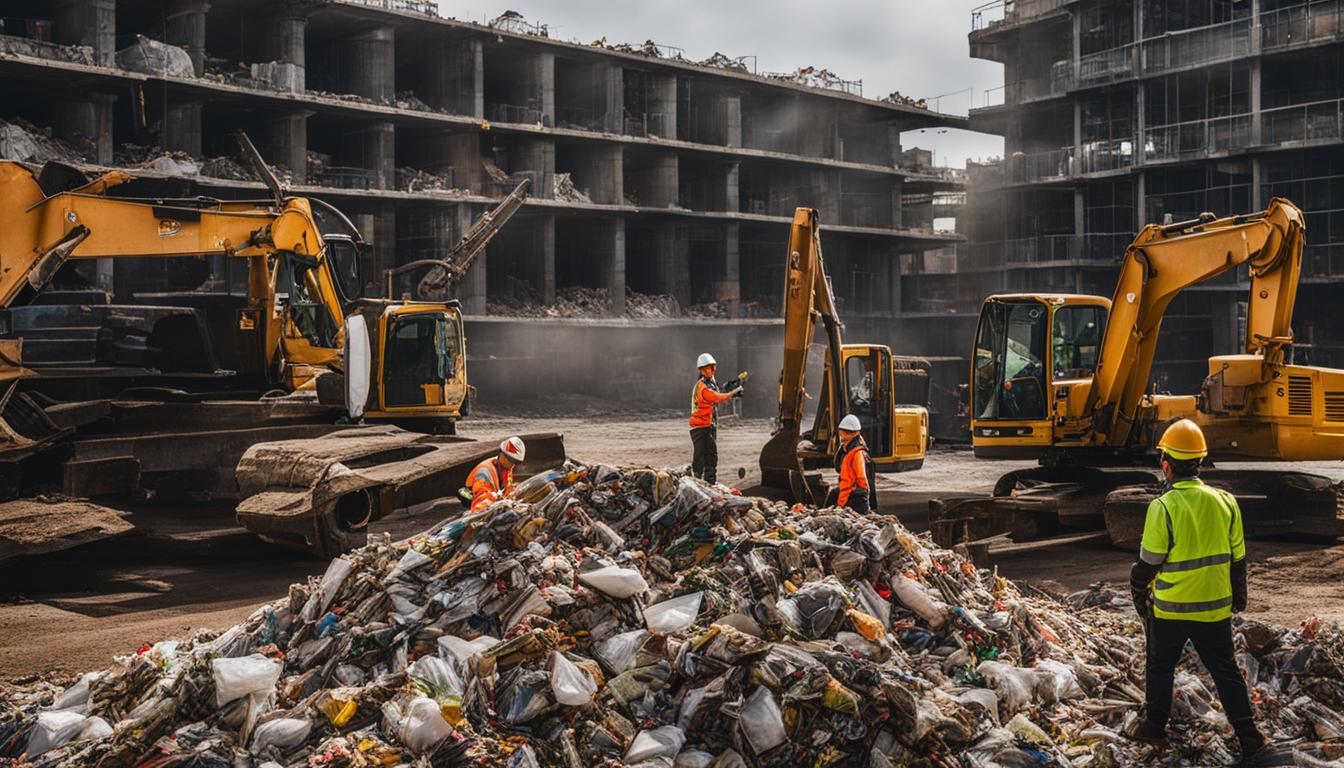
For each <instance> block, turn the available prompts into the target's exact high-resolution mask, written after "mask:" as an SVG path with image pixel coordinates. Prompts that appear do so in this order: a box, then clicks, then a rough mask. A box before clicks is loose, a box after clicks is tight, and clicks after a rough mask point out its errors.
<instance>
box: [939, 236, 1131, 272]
mask: <svg viewBox="0 0 1344 768" xmlns="http://www.w3.org/2000/svg"><path fill="white" fill-rule="evenodd" d="M1133 239H1134V235H1133V234H1132V233H1129V232H1114V233H1112V232H1104V233H1092V234H1086V235H1038V236H1036V237H1020V238H1013V239H1008V240H997V241H992V242H982V243H965V244H964V247H962V248H960V249H958V252H957V269H958V270H974V269H979V270H989V269H1003V268H1006V267H1022V266H1033V265H1034V266H1039V265H1042V264H1050V263H1078V262H1084V261H1091V262H1099V263H1106V264H1110V263H1115V262H1118V261H1119V260H1120V257H1121V256H1122V255H1124V252H1125V247H1126V246H1128V245H1129V243H1130V242H1131V241H1133Z"/></svg>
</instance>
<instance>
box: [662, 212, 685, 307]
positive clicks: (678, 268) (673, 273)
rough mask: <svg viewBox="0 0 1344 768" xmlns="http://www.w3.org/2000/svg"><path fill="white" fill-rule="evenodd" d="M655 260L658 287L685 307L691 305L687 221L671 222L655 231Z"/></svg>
mask: <svg viewBox="0 0 1344 768" xmlns="http://www.w3.org/2000/svg"><path fill="white" fill-rule="evenodd" d="M653 259H654V274H655V275H656V277H657V281H658V290H660V291H661V292H663V293H666V294H669V295H671V296H672V297H673V298H675V299H676V300H677V301H678V302H680V303H681V305H682V306H683V307H684V306H686V305H688V304H690V303H691V266H690V242H689V241H688V240H687V233H686V225H685V224H669V225H666V226H662V227H659V228H658V229H657V230H656V232H655V234H654V238H653Z"/></svg>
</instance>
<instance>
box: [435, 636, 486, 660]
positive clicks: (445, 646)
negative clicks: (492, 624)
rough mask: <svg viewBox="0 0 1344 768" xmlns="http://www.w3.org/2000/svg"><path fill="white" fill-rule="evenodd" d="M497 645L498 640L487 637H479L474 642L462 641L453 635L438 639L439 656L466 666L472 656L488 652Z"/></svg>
mask: <svg viewBox="0 0 1344 768" xmlns="http://www.w3.org/2000/svg"><path fill="white" fill-rule="evenodd" d="M498 644H499V640H498V639H496V638H493V637H491V636H489V635H481V636H480V637H478V638H476V639H475V640H463V639H462V638H460V637H454V636H453V635H444V636H442V637H440V638H439V656H440V657H441V658H444V659H450V660H452V661H455V662H456V663H458V664H466V663H467V660H468V659H470V658H471V657H472V656H475V655H476V654H478V653H481V652H483V651H486V650H489V649H490V648H492V647H494V646H496V645H498Z"/></svg>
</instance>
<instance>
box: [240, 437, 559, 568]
mask: <svg viewBox="0 0 1344 768" xmlns="http://www.w3.org/2000/svg"><path fill="white" fill-rule="evenodd" d="M522 438H523V442H524V443H525V444H526V445H527V461H526V462H524V463H523V465H522V466H521V467H520V468H519V470H518V476H519V478H523V477H530V476H531V475H533V474H536V473H537V472H542V471H545V470H548V469H552V468H554V467H556V466H559V465H560V464H561V463H563V462H564V460H565V448H564V438H563V436H562V435H559V434H556V433H544V434H534V435H522ZM501 439H502V438H493V439H488V440H472V439H470V438H464V437H455V436H432V435H423V434H419V433H416V432H408V431H406V430H403V429H399V428H397V427H392V426H386V427H383V426H380V427H357V428H353V429H349V430H344V431H341V432H334V433H332V434H329V435H326V436H324V437H319V438H313V439H307V440H282V441H278V442H269V443H258V444H256V445H254V446H252V447H251V448H249V449H248V451H247V453H245V454H244V455H243V457H242V459H241V460H240V461H239V462H238V487H239V491H240V495H241V496H242V497H243V500H242V501H241V502H240V503H239V504H238V508H237V515H238V522H239V524H241V525H242V526H243V527H244V528H247V529H248V530H250V531H252V532H253V533H256V534H258V535H260V536H261V537H262V538H264V539H267V540H269V541H274V542H276V543H278V544H282V545H285V546H290V547H294V548H297V549H303V550H306V551H309V552H312V553H313V554H316V555H318V556H320V557H334V556H336V555H338V554H340V553H341V552H344V551H346V550H347V549H350V548H351V547H353V546H357V545H359V544H362V543H363V541H364V539H365V536H366V535H367V533H368V527H369V524H370V523H372V522H374V521H376V520H378V519H380V518H382V517H385V516H387V515H389V514H391V513H392V512H393V511H395V510H398V509H405V508H407V507H410V506H413V505H415V504H419V503H421V502H426V501H432V500H435V499H443V498H451V497H453V496H456V494H457V491H458V489H459V488H461V487H462V486H463V485H465V484H466V480H467V475H468V474H469V473H470V472H471V470H472V468H473V467H474V466H475V465H476V464H477V463H479V462H480V461H482V460H483V459H485V458H487V457H489V456H492V455H494V453H495V452H496V451H497V450H499V443H500V440H501Z"/></svg>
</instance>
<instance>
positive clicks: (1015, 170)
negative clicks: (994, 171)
mask: <svg viewBox="0 0 1344 768" xmlns="http://www.w3.org/2000/svg"><path fill="white" fill-rule="evenodd" d="M1072 175H1073V147H1061V148H1060V149H1051V150H1048V151H1045V152H1033V153H1031V154H1016V155H1009V156H1008V159H1007V161H1006V172H1005V174H1004V181H1005V182H1007V183H1008V184H1026V183H1029V182H1033V181H1050V180H1053V179H1067V178H1069V177H1070V176H1072Z"/></svg>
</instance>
